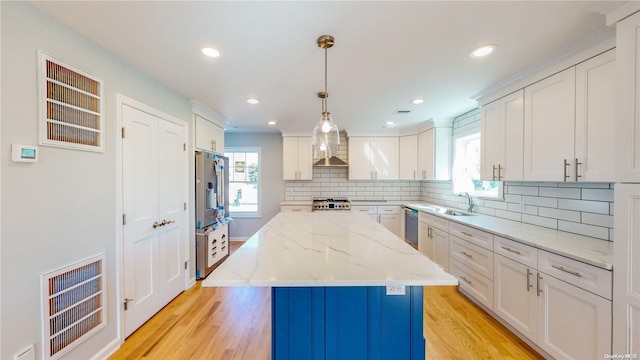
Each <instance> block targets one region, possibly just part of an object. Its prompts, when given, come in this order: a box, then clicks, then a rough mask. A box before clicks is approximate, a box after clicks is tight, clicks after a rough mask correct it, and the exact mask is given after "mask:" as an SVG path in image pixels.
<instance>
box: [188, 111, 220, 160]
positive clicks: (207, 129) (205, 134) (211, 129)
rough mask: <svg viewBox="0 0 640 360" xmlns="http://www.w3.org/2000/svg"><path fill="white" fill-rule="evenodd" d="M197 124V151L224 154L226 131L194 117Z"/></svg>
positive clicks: (203, 119)
mask: <svg viewBox="0 0 640 360" xmlns="http://www.w3.org/2000/svg"><path fill="white" fill-rule="evenodd" d="M194 118H195V123H196V129H195V132H196V149H197V150H204V151H209V152H212V153H218V154H223V153H224V129H223V128H221V127H220V126H218V125H216V124H214V123H212V122H211V121H209V120H207V119H205V118H203V117H202V116H200V115H194Z"/></svg>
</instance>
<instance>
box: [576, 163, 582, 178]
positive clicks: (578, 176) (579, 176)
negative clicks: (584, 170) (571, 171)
mask: <svg viewBox="0 0 640 360" xmlns="http://www.w3.org/2000/svg"><path fill="white" fill-rule="evenodd" d="M578 165H582V163H581V162H578V159H576V174H575V178H576V181H578V178H581V177H582V175H578Z"/></svg>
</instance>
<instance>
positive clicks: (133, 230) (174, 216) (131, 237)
mask: <svg viewBox="0 0 640 360" xmlns="http://www.w3.org/2000/svg"><path fill="white" fill-rule="evenodd" d="M122 122H123V126H124V128H125V131H126V137H125V138H124V139H122V157H123V159H122V164H123V169H122V176H123V184H122V190H123V213H124V214H125V215H126V224H125V225H124V226H123V271H124V273H123V278H124V297H125V299H123V300H125V312H124V328H125V336H129V335H130V334H131V333H133V332H134V331H135V330H136V329H137V328H138V327H140V325H142V324H143V323H144V322H146V321H147V320H148V319H149V318H151V317H152V316H153V315H154V314H155V313H156V312H157V311H158V310H160V309H161V308H162V307H163V306H164V305H166V304H167V303H168V302H169V301H171V299H173V298H174V297H175V296H176V295H178V294H179V293H180V292H181V291H182V290H184V280H183V279H184V267H183V259H184V241H185V231H184V230H185V218H184V216H185V215H184V211H185V210H184V202H185V198H184V197H185V196H184V189H185V188H184V186H185V180H184V179H185V175H186V169H185V165H186V160H185V152H184V151H185V150H184V149H183V143H184V133H185V129H184V126H180V125H177V124H174V123H171V122H169V121H166V120H162V119H160V118H158V117H156V116H154V115H151V114H149V113H146V112H144V111H141V110H138V109H135V108H133V107H130V106H127V105H123V106H122ZM162 223H165V224H166V225H161V226H158V224H162ZM154 224H155V226H154Z"/></svg>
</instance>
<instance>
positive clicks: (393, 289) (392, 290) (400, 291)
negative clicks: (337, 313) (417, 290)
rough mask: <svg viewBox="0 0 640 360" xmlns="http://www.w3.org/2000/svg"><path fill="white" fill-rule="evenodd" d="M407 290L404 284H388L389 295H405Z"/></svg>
mask: <svg viewBox="0 0 640 360" xmlns="http://www.w3.org/2000/svg"><path fill="white" fill-rule="evenodd" d="M405 294H406V290H405V288H404V285H388V286H387V295H405Z"/></svg>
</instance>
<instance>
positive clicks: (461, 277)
mask: <svg viewBox="0 0 640 360" xmlns="http://www.w3.org/2000/svg"><path fill="white" fill-rule="evenodd" d="M460 279H462V280H464V282H466V283H467V284H469V285H473V284H472V283H471V280H469V279H467V278H466V277H464V276H460Z"/></svg>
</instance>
